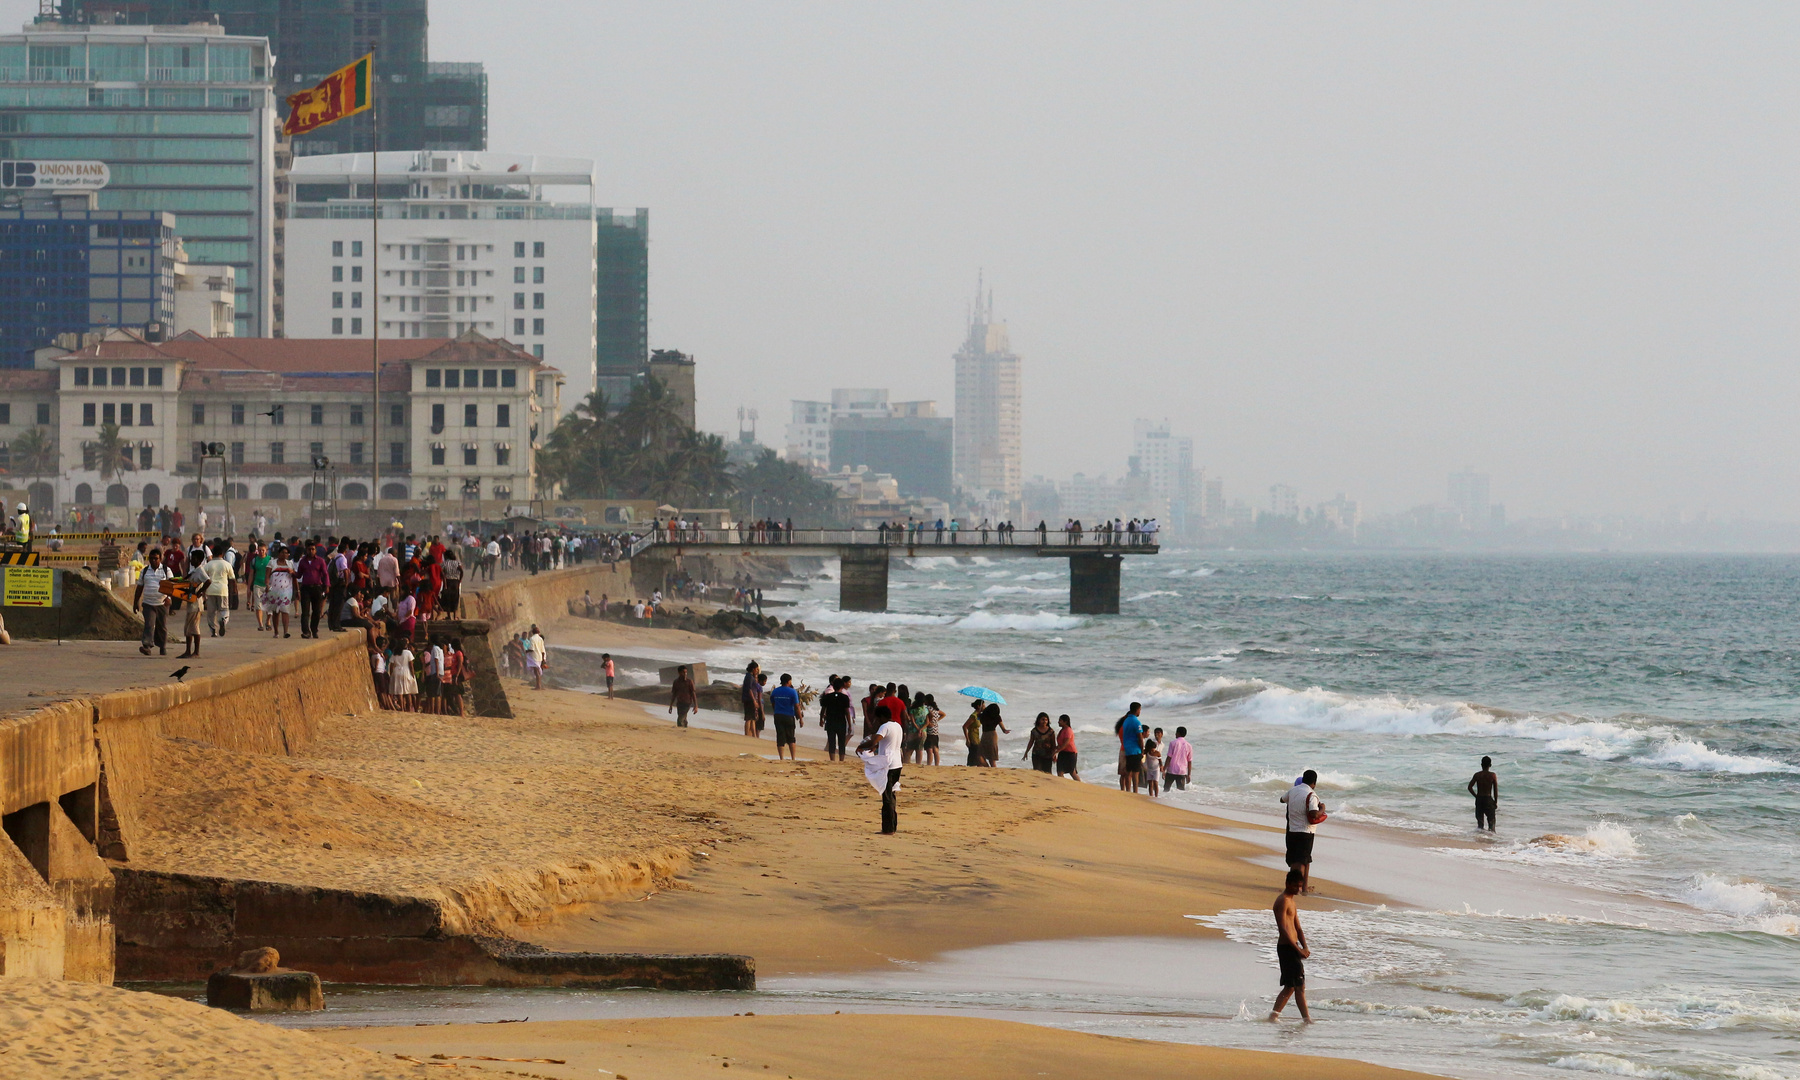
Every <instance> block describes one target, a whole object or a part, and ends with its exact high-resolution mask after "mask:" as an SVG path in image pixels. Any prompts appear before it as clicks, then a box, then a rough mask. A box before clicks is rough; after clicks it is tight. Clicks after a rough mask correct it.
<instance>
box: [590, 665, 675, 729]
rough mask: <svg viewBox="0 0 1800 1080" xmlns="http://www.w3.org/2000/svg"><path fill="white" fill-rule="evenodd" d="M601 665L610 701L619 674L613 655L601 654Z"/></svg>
mask: <svg viewBox="0 0 1800 1080" xmlns="http://www.w3.org/2000/svg"><path fill="white" fill-rule="evenodd" d="M600 663H601V664H602V665H603V666H604V667H605V669H606V696H607V697H608V698H609V699H610V698H611V697H612V696H613V676H614V675H616V674H618V672H617V670H616V669H614V667H613V658H612V653H609V652H603V653H601V654H600ZM681 670H683V671H686V670H687V668H682V669H681ZM689 681H690V682H691V681H692V680H689ZM681 726H682V727H687V724H686V723H685V722H684V723H683V724H682V725H681Z"/></svg>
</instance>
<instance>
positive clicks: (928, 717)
mask: <svg viewBox="0 0 1800 1080" xmlns="http://www.w3.org/2000/svg"><path fill="white" fill-rule="evenodd" d="M943 718H944V711H943V710H942V709H940V708H938V703H937V698H935V697H933V696H932V695H930V694H926V695H925V763H926V764H927V765H939V764H942V762H940V761H938V721H940V720H942V719H943Z"/></svg>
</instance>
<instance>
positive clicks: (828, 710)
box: [819, 675, 850, 761]
mask: <svg viewBox="0 0 1800 1080" xmlns="http://www.w3.org/2000/svg"><path fill="white" fill-rule="evenodd" d="M849 684H850V677H849V676H848V675H846V676H844V677H843V678H842V679H840V678H838V676H836V675H833V676H832V677H831V679H830V680H829V687H828V688H827V689H826V691H825V693H823V694H821V695H820V696H819V723H820V725H821V726H822V727H824V728H825V757H826V759H827V760H830V761H842V760H844V750H845V744H846V743H847V742H848V741H849V740H850V695H849V694H846V693H844V687H846V686H848V685H849Z"/></svg>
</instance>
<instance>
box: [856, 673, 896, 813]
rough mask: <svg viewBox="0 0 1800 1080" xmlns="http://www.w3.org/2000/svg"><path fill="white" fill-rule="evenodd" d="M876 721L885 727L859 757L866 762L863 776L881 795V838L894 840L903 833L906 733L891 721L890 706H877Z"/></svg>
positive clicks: (860, 751) (857, 753) (884, 704)
mask: <svg viewBox="0 0 1800 1080" xmlns="http://www.w3.org/2000/svg"><path fill="white" fill-rule="evenodd" d="M875 719H876V721H877V722H878V723H879V724H880V725H881V726H880V727H878V728H876V729H875V738H874V745H873V746H871V747H870V748H869V749H867V750H863V749H858V750H857V752H856V755H857V756H858V757H860V758H862V759H863V776H864V777H866V778H867V779H868V781H869V784H870V785H871V786H872V787H874V789H875V790H876V791H879V792H881V834H882V835H883V836H891V835H893V834H894V833H897V832H899V831H900V796H899V787H900V740H901V739H902V738H904V733H903V732H902V731H901V730H900V725H899V724H897V723H895V722H894V721H893V720H892V719H890V718H889V714H888V707H887V705H886V703H883V704H880V705H877V706H875Z"/></svg>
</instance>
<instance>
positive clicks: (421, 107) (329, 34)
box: [60, 0, 487, 155]
mask: <svg viewBox="0 0 1800 1080" xmlns="http://www.w3.org/2000/svg"><path fill="white" fill-rule="evenodd" d="M428 8H429V4H428V0H204V2H203V3H195V0H62V3H61V8H60V10H61V18H62V19H63V20H64V21H65V22H69V23H100V22H110V23H126V24H136V25H144V24H148V25H152V26H155V25H166V24H177V23H185V22H188V21H189V20H191V19H194V18H196V17H200V18H207V19H215V20H217V21H218V22H219V23H220V24H221V25H223V27H224V29H225V32H226V33H229V34H243V35H248V36H251V37H262V38H267V39H268V40H269V45H270V48H271V49H272V50H273V51H274V53H275V57H276V60H275V86H276V89H277V91H278V92H279V93H280V94H281V95H282V96H283V97H285V96H286V95H288V94H292V93H294V92H295V91H297V90H303V89H305V88H306V87H309V86H311V85H313V84H314V83H316V82H318V81H319V80H320V79H321V78H323V77H324V76H326V75H328V74H330V73H331V72H333V71H336V70H337V69H338V68H341V67H343V66H344V65H345V64H348V63H349V62H350V61H352V60H355V59H356V58H358V57H360V56H363V55H366V54H368V53H371V52H372V53H374V54H375V75H376V78H377V84H378V90H377V94H378V102H379V103H378V105H377V108H376V109H375V110H374V111H372V112H367V113H363V114H361V115H358V116H353V117H351V118H349V119H347V120H341V121H339V122H338V123H335V124H332V125H331V126H329V127H325V128H320V129H318V130H317V131H314V132H311V133H309V134H306V135H302V136H300V137H299V138H297V139H295V140H294V153H296V154H299V155H307V154H338V153H352V152H356V151H366V150H373V149H375V125H376V124H377V123H378V122H379V124H380V125H381V149H383V150H485V149H487V75H486V73H485V72H484V71H483V69H482V66H481V65H480V64H443V63H432V62H431V59H430V48H429V44H430V42H429V35H428V33H427V31H428V30H429V24H430V17H429V12H428Z"/></svg>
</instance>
